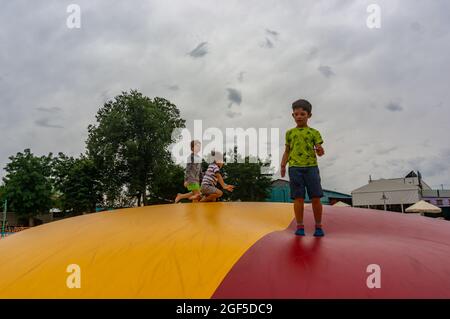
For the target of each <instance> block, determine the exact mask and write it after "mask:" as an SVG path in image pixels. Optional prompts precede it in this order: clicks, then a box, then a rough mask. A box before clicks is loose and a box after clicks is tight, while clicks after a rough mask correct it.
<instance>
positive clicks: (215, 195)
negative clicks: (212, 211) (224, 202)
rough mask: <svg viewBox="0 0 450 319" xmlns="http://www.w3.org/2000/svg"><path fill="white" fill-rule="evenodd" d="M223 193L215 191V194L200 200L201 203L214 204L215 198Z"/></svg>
mask: <svg viewBox="0 0 450 319" xmlns="http://www.w3.org/2000/svg"><path fill="white" fill-rule="evenodd" d="M222 195H223V192H222V191H221V190H219V189H218V190H217V192H216V193H212V194H209V195H208V196H206V198H202V200H201V202H215V201H216V200H217V198H219V197H221V196H222Z"/></svg>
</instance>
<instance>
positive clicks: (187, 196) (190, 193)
mask: <svg viewBox="0 0 450 319" xmlns="http://www.w3.org/2000/svg"><path fill="white" fill-rule="evenodd" d="M191 196H192V192H189V193H186V194H180V193H178V194H177V197H175V203H178V202H179V201H180V200H182V199H186V198H189V197H191Z"/></svg>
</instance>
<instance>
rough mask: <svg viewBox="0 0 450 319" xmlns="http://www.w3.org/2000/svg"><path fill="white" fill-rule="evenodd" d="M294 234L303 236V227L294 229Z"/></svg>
mask: <svg viewBox="0 0 450 319" xmlns="http://www.w3.org/2000/svg"><path fill="white" fill-rule="evenodd" d="M295 234H296V235H297V236H305V228H297V230H296V231H295Z"/></svg>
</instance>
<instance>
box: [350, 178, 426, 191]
mask: <svg viewBox="0 0 450 319" xmlns="http://www.w3.org/2000/svg"><path fill="white" fill-rule="evenodd" d="M422 185H423V187H424V188H425V189H426V188H427V186H428V185H426V184H425V183H424V182H423V181H422ZM405 190H419V182H418V179H417V178H415V177H412V178H391V179H378V180H372V181H371V182H369V184H367V185H364V186H362V187H360V188H357V189H355V190H353V191H352V194H357V193H371V192H383V191H384V192H392V191H405Z"/></svg>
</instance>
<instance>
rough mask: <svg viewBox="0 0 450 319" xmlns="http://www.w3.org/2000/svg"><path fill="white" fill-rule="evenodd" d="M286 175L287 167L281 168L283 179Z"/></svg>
mask: <svg viewBox="0 0 450 319" xmlns="http://www.w3.org/2000/svg"><path fill="white" fill-rule="evenodd" d="M284 175H286V166H281V177H284Z"/></svg>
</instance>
